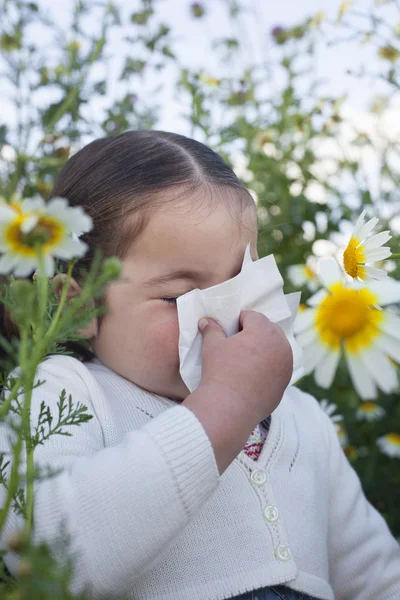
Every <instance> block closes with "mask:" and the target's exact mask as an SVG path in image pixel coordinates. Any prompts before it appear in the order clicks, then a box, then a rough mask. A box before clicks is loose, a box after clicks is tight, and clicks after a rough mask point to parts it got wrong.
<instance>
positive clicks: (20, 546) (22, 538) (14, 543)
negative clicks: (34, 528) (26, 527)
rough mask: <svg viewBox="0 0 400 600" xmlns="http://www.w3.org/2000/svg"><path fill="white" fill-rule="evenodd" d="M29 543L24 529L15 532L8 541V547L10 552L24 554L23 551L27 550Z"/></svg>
mask: <svg viewBox="0 0 400 600" xmlns="http://www.w3.org/2000/svg"><path fill="white" fill-rule="evenodd" d="M28 542H29V538H28V537H27V535H26V533H25V531H23V530H22V529H21V530H19V531H14V532H13V533H12V534H11V535H9V536H8V538H7V540H6V544H7V546H8V547H9V548H10V550H14V551H15V552H22V551H23V550H26V548H27V546H28Z"/></svg>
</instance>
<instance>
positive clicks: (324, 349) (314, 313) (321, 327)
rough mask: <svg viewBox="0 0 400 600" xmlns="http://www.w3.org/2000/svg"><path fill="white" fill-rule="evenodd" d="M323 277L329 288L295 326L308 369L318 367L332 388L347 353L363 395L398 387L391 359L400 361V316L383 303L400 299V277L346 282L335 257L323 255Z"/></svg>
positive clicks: (316, 371) (318, 373) (323, 384)
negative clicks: (399, 278)
mask: <svg viewBox="0 0 400 600" xmlns="http://www.w3.org/2000/svg"><path fill="white" fill-rule="evenodd" d="M319 277H320V279H321V282H322V284H323V285H324V287H325V289H322V290H320V291H319V292H317V293H316V294H314V296H312V297H311V298H310V299H309V300H308V302H307V304H308V305H309V308H307V310H303V311H301V312H299V313H298V314H297V316H296V320H295V322H294V327H293V331H294V334H295V336H296V339H297V342H298V343H299V345H300V346H301V347H302V348H303V361H304V370H305V372H306V373H307V374H308V373H311V372H313V371H314V377H315V381H316V383H317V384H318V385H319V386H321V387H322V388H329V387H330V386H331V385H332V381H333V378H334V376H335V373H336V369H337V366H338V363H339V360H340V357H341V355H342V353H343V354H344V356H345V359H346V362H347V366H348V369H349V373H350V377H351V379H352V382H353V385H354V387H355V389H356V391H357V392H358V394H359V395H360V396H361V398H363V399H365V400H368V399H372V398H376V396H377V388H380V389H381V390H382V391H383V392H385V393H386V394H390V393H392V392H394V391H395V390H396V389H397V385H398V381H397V374H396V367H395V365H394V363H393V361H392V360H390V359H393V360H394V361H397V362H399V361H400V318H399V317H398V316H396V315H395V314H394V313H392V312H389V311H388V310H383V309H382V308H381V307H380V306H385V305H387V304H392V303H395V302H399V301H400V282H398V281H395V280H393V279H389V278H388V279H387V280H385V281H371V282H368V284H366V283H364V284H361V283H354V282H349V283H344V282H343V281H342V274H341V271H340V268H339V265H338V263H337V262H336V261H335V259H333V258H332V257H329V258H323V259H321V260H320V262H319Z"/></svg>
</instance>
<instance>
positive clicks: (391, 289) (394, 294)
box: [368, 277, 400, 306]
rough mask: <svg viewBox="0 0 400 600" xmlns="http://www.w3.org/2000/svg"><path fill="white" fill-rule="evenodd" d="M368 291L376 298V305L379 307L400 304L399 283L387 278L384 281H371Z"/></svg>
mask: <svg viewBox="0 0 400 600" xmlns="http://www.w3.org/2000/svg"><path fill="white" fill-rule="evenodd" d="M368 289H369V290H370V291H371V292H372V293H373V294H374V295H375V296H376V298H377V303H378V304H379V305H381V306H385V305H386V304H395V303H396V302H400V281H396V280H394V279H390V278H389V277H388V279H387V280H385V281H371V282H370V283H369V284H368Z"/></svg>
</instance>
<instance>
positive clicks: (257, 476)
mask: <svg viewBox="0 0 400 600" xmlns="http://www.w3.org/2000/svg"><path fill="white" fill-rule="evenodd" d="M250 479H251V482H252V483H253V484H254V485H263V484H264V483H265V482H266V480H267V474H266V472H265V471H263V470H262V469H257V470H256V471H253V472H252V474H251V475H250Z"/></svg>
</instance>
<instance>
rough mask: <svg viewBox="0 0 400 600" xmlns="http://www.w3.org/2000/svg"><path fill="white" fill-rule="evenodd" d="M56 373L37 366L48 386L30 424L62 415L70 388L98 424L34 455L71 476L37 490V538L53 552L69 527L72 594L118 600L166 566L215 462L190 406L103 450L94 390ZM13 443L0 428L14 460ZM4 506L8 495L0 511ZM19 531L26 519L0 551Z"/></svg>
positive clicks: (14, 524)
mask: <svg viewBox="0 0 400 600" xmlns="http://www.w3.org/2000/svg"><path fill="white" fill-rule="evenodd" d="M71 360H73V359H71ZM56 371H57V372H54V368H53V369H51V368H50V367H49V366H47V362H45V363H43V364H42V365H41V366H40V367H39V371H38V378H39V379H40V380H42V381H43V380H45V383H44V384H43V385H41V386H39V387H37V388H36V389H34V391H33V398H32V413H31V422H32V425H33V426H34V425H35V424H36V423H37V419H38V414H39V410H40V404H41V402H42V401H44V402H45V403H46V404H47V405H48V406H49V408H50V410H51V412H52V414H53V417H56V415H58V408H57V402H58V401H59V396H60V393H61V391H62V390H63V389H65V390H66V392H67V398H68V395H69V394H71V395H72V398H73V401H74V402H76V401H79V402H81V403H83V404H85V405H86V406H87V407H88V412H89V413H90V414H94V417H93V419H91V420H90V421H88V422H87V423H83V424H81V425H80V426H72V425H71V426H64V427H63V430H64V431H66V432H70V433H71V434H72V436H65V435H53V436H51V437H50V438H49V439H48V440H47V441H45V442H44V444H43V445H39V446H38V447H37V448H36V449H35V463H36V464H37V465H40V466H45V465H49V466H50V467H51V468H52V469H58V468H62V469H63V470H62V472H61V473H59V474H58V475H55V476H53V477H51V478H50V479H43V480H41V481H37V482H36V484H35V503H34V533H35V537H34V539H35V541H41V540H45V541H47V542H49V543H54V542H56V540H58V539H59V533H60V527H61V526H62V525H63V524H64V526H65V527H66V532H67V534H68V535H69V536H70V543H71V546H70V550H71V553H73V554H74V556H75V560H76V562H75V568H76V571H75V573H74V577H73V584H72V591H73V592H74V593H77V592H80V591H82V590H83V589H84V587H87V589H88V590H89V591H90V594H91V597H93V598H99V599H103V598H104V599H107V600H110V599H112V598H118V597H121V596H122V595H123V594H126V593H127V592H128V590H129V589H130V588H131V587H132V585H133V583H134V581H135V580H136V579H138V578H139V577H140V576H141V575H142V574H144V573H145V572H146V570H147V569H149V568H150V567H151V566H153V564H154V563H155V562H157V560H158V559H159V558H161V556H162V555H163V553H164V552H165V551H166V550H167V549H168V547H169V545H170V544H171V543H172V542H173V541H174V540H175V539H176V537H177V536H178V535H179V534H180V533H181V532H182V531H183V529H184V528H185V526H186V525H187V524H188V523H189V522H190V521H191V519H192V518H193V517H194V515H196V514H197V512H198V510H199V509H200V508H201V507H202V506H203V505H204V503H205V502H206V500H207V499H208V498H209V497H210V495H211V494H212V492H213V491H214V490H215V488H216V487H217V485H218V481H219V474H218V469H217V465H216V461H215V457H214V453H213V450H212V446H211V443H210V441H209V438H208V437H207V435H206V433H205V431H204V429H203V427H202V425H201V424H200V422H199V421H198V420H197V418H196V417H195V416H194V414H193V413H192V412H191V411H190V410H188V409H186V408H185V407H183V406H176V407H172V408H169V409H167V410H166V411H165V412H163V413H161V414H160V415H158V416H157V417H155V418H154V419H152V420H151V421H150V422H149V423H147V424H146V425H145V426H143V427H142V428H141V429H139V430H137V431H131V432H129V433H128V434H127V435H126V436H125V437H124V438H123V440H122V441H121V442H120V443H119V444H118V445H116V446H112V447H106V448H105V447H104V441H103V434H102V429H101V426H100V422H99V420H98V418H97V416H96V413H95V407H94V405H93V404H92V401H91V397H90V393H89V391H88V387H87V386H85V385H84V384H83V383H82V378H80V377H79V376H78V375H77V374H74V373H72V376H71V369H68V370H67V369H65V372H63V370H62V369H61V368H58V369H57V370H56ZM74 375H76V376H74ZM11 441H12V432H11V430H10V428H7V426H6V425H5V424H4V423H2V424H1V427H0V452H7V453H9V452H10V448H11ZM21 472H22V473H23V472H24V466H23V468H22V471H21ZM4 499H5V489H4V487H3V486H0V506H2V505H3V504H4ZM21 526H22V517H21V516H19V515H17V514H14V513H11V515H10V518H9V519H8V520H7V522H6V526H5V528H4V530H3V535H2V539H1V540H0V547H1V548H5V540H6V539H7V537H8V535H9V534H10V533H11V531H14V530H15V529H16V528H18V527H21ZM55 552H57V550H55ZM5 561H6V564H7V567H8V568H9V570H10V571H11V573H15V572H16V570H17V568H18V564H19V559H18V555H17V554H15V553H12V552H9V553H8V554H7V555H6V557H5Z"/></svg>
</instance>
